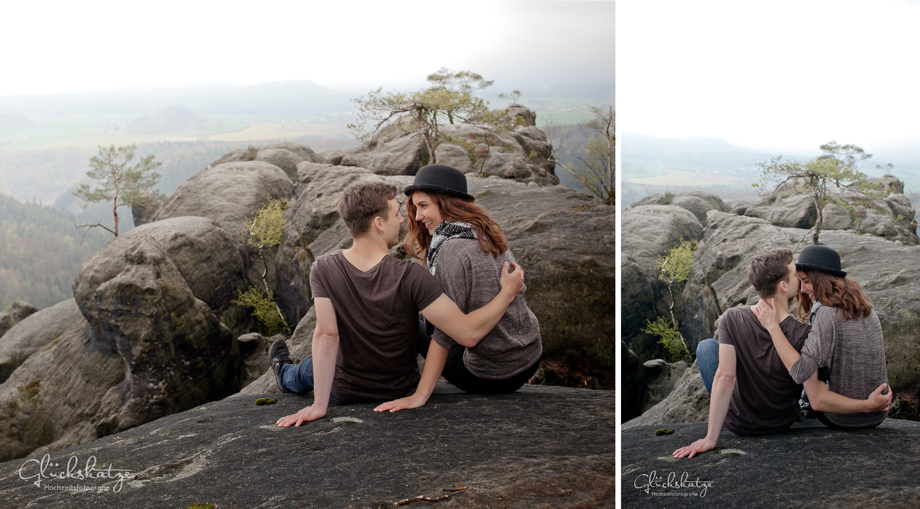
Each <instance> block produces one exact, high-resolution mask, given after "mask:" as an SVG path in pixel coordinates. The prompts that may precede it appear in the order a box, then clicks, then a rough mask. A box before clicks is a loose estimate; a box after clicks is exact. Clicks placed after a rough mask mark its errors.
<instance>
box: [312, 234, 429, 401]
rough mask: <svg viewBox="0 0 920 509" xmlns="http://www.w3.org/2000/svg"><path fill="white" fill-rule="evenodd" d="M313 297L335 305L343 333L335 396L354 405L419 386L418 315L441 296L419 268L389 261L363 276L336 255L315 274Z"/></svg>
mask: <svg viewBox="0 0 920 509" xmlns="http://www.w3.org/2000/svg"><path fill="white" fill-rule="evenodd" d="M310 287H311V288H312V290H313V298H317V297H325V298H328V299H330V300H331V301H332V307H333V308H334V309H335V317H336V323H337V325H338V329H339V353H338V357H337V358H336V361H335V380H334V381H333V382H332V393H333V394H335V395H336V397H338V398H341V399H343V400H345V401H348V402H349V403H358V402H361V401H369V400H389V399H394V398H401V397H403V396H405V395H406V394H408V393H409V391H410V390H412V389H413V388H415V386H416V385H418V381H419V378H420V376H419V372H418V364H417V362H416V356H417V355H418V353H417V351H416V340H417V338H418V313H419V310H421V309H425V308H426V307H428V306H429V305H430V304H431V303H433V302H434V301H435V300H437V298H438V297H440V296H441V294H442V292H441V287H440V286H439V285H438V282H437V280H436V279H435V278H434V276H432V275H431V274H429V273H428V271H427V270H425V268H424V267H422V266H421V265H419V264H417V263H413V262H411V261H407V260H397V259H396V258H393V257H392V256H384V257H383V260H381V261H380V263H378V264H377V265H376V266H375V267H374V268H372V269H370V270H369V271H367V272H361V271H360V270H358V269H357V268H355V266H354V265H352V264H351V263H349V262H348V260H346V259H345V255H343V254H342V251H334V252H332V253H328V254H325V255H323V256H320V257H319V258H317V259H316V262H315V263H314V264H313V267H312V269H311V270H310Z"/></svg>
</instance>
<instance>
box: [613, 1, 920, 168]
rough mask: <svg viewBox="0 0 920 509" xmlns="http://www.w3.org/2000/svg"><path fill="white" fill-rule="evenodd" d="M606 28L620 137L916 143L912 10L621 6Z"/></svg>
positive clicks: (911, 4) (798, 4) (815, 4)
mask: <svg viewBox="0 0 920 509" xmlns="http://www.w3.org/2000/svg"><path fill="white" fill-rule="evenodd" d="M617 18H618V21H619V26H618V32H617V38H618V43H619V45H618V60H617V109H618V110H619V111H618V112H617V120H618V122H619V125H618V127H620V131H621V132H638V133H643V134H653V135H658V136H662V137H685V136H712V137H719V138H724V139H726V140H728V141H730V142H732V143H734V144H736V145H742V146H747V147H762V148H774V147H779V148H782V147H786V148H790V147H791V148H796V149H812V150H817V147H818V146H819V145H820V144H822V143H826V142H828V141H830V140H837V141H838V142H840V143H854V144H857V145H859V146H862V147H864V148H866V149H867V150H870V151H872V150H877V149H879V148H881V147H885V146H889V145H903V144H905V143H910V142H914V143H915V142H917V141H920V123H918V122H916V118H917V117H918V114H920V100H918V93H917V75H918V74H920V73H918V72H917V70H916V60H917V54H918V51H920V31H918V30H917V28H916V27H917V26H918V25H920V2H917V1H907V0H901V1H896V0H878V1H875V2H861V1H854V0H834V1H831V0H807V1H789V0H778V1H769V2H765V1H759V2H737V1H728V0H700V1H696V2H686V1H682V0H648V1H642V0H623V1H620V2H618V3H617ZM623 142H624V143H628V138H623ZM624 150H626V149H625V148H624Z"/></svg>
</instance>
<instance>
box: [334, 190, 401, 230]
mask: <svg viewBox="0 0 920 509" xmlns="http://www.w3.org/2000/svg"><path fill="white" fill-rule="evenodd" d="M397 194H399V189H398V188H397V187H396V186H395V185H393V184H387V183H386V182H358V183H357V184H354V185H353V186H351V187H349V188H348V189H346V190H345V194H343V195H342V197H341V198H340V199H339V203H338V209H339V215H340V216H342V219H343V220H344V221H345V226H347V227H348V233H350V234H351V236H352V237H357V236H359V235H362V234H364V233H365V232H367V231H368V230H369V229H370V227H371V221H373V220H374V218H375V217H377V216H382V217H384V218H386V214H387V212H388V210H389V205H390V200H392V199H393V198H395V197H396V195H397Z"/></svg>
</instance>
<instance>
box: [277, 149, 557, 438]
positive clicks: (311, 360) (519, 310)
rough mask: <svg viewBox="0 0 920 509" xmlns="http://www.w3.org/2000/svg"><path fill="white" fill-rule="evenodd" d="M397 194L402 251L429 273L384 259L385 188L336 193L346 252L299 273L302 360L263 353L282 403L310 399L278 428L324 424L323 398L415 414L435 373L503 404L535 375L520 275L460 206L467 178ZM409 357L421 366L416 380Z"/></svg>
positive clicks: (533, 322)
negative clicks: (309, 307)
mask: <svg viewBox="0 0 920 509" xmlns="http://www.w3.org/2000/svg"><path fill="white" fill-rule="evenodd" d="M404 192H405V194H406V196H407V197H408V200H407V203H406V211H407V213H408V215H409V217H410V221H409V225H408V234H407V235H406V238H405V240H404V242H403V245H404V247H405V248H406V250H407V251H408V253H409V254H410V255H412V256H413V257H416V258H419V259H422V258H423V257H424V259H425V261H426V263H427V266H428V270H425V268H424V267H422V266H421V265H420V264H418V263H415V262H413V261H411V260H397V259H396V258H393V257H391V256H389V249H390V248H391V247H393V246H395V245H396V244H398V243H399V230H400V224H402V223H403V222H404V221H405V219H404V218H403V216H402V214H401V213H400V211H399V209H400V206H399V203H398V202H397V200H396V197H397V195H398V194H399V190H398V189H397V188H396V186H394V185H392V184H386V183H383V182H360V183H357V184H355V185H353V186H351V187H349V188H348V189H346V190H345V193H344V196H343V197H342V198H341V199H340V200H339V204H338V210H339V214H340V215H341V216H342V219H343V220H344V221H345V224H346V226H347V227H348V231H349V233H350V234H351V236H352V239H353V244H352V246H351V247H350V248H348V249H345V250H341V251H334V252H332V253H328V254H325V255H323V256H320V257H319V258H317V260H316V262H315V263H314V264H313V267H312V269H311V271H310V286H311V288H312V292H313V301H314V304H313V305H314V307H315V309H316V330H315V331H314V333H313V354H312V355H311V356H309V357H307V358H306V359H304V360H303V362H301V363H300V364H293V363H292V362H291V359H290V356H289V351H288V348H287V345H286V344H285V342H284V340H279V341H276V342H275V343H274V344H273V345H272V347H271V350H270V352H269V355H270V357H271V362H272V369H273V370H274V372H275V379H276V381H277V383H278V387H279V388H280V389H281V391H282V392H296V393H307V392H310V391H311V390H312V391H313V404H312V405H310V406H308V407H306V408H304V409H302V410H300V411H299V412H297V413H296V414H293V415H289V416H286V417H282V418H281V419H278V422H277V424H278V426H281V427H288V426H291V425H292V424H293V425H295V426H300V425H301V423H303V422H307V421H313V420H316V419H320V418H322V417H324V416H325V415H326V410H327V407H328V405H329V400H330V398H331V399H333V400H334V401H336V402H337V403H339V404H348V403H359V402H366V401H387V402H386V403H383V404H381V405H380V406H378V407H377V408H375V410H376V411H378V412H384V411H390V412H395V411H398V410H403V409H409V408H418V407H421V406H423V405H424V404H425V403H426V402H427V401H428V398H429V396H431V393H432V391H434V387H435V384H436V383H437V381H438V378H439V377H440V376H441V374H442V371H443V375H444V378H445V379H447V381H448V382H450V383H452V384H453V385H455V386H456V387H458V388H459V389H461V390H464V391H466V392H470V393H476V394H500V393H511V392H514V391H516V390H518V389H519V388H520V387H521V386H522V385H524V384H525V383H527V381H528V380H529V379H530V378H531V377H532V376H533V374H534V373H535V372H536V370H537V366H538V364H539V359H540V355H541V354H542V352H543V346H542V342H541V339H540V326H539V324H538V323H537V318H536V316H534V314H533V312H531V311H530V309H529V308H528V307H527V303H526V302H525V301H524V297H523V290H524V273H523V269H521V268H520V267H519V266H518V265H517V264H516V263H515V260H514V257H513V256H512V254H511V252H510V251H509V250H508V245H507V242H506V240H505V236H504V234H503V233H502V231H501V228H500V227H499V226H498V224H497V223H496V222H495V221H494V220H492V218H490V217H489V215H488V213H486V211H485V210H484V209H483V208H482V207H480V206H478V205H476V204H474V203H473V200H474V199H473V196H471V195H469V194H467V185H466V177H465V176H464V175H463V173H461V172H460V171H459V170H457V169H454V168H451V167H450V166H444V165H429V166H426V167H424V168H422V169H421V170H419V172H418V174H417V175H416V177H415V182H414V183H413V185H411V186H409V187H407V188H406V189H405V190H404ZM458 306H459V307H458ZM420 313H421V316H419V314H420ZM422 317H424V319H423V318H422ZM425 320H427V322H428V323H430V324H432V325H433V326H434V327H436V328H437V329H436V330H433V333H432V332H430V329H429V328H428V327H427V326H426V323H425ZM418 354H422V356H424V357H426V361H425V368H424V370H423V373H422V374H421V376H420V375H419V372H418V364H417V362H416V357H417V355H418ZM413 388H414V389H415V392H414V393H412V394H411V395H410V394H409V393H410V392H412V389H413ZM390 400H391V401H390Z"/></svg>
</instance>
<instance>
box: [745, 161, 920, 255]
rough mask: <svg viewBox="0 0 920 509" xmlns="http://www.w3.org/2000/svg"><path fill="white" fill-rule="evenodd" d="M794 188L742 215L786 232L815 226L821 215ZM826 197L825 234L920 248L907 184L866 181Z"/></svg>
mask: <svg viewBox="0 0 920 509" xmlns="http://www.w3.org/2000/svg"><path fill="white" fill-rule="evenodd" d="M792 184H794V183H790V184H784V185H782V186H780V187H779V188H778V189H777V190H776V192H775V193H772V194H769V195H767V196H765V197H764V198H763V199H761V200H760V201H759V202H756V203H752V204H749V205H748V206H746V207H745V208H744V211H743V212H742V214H743V215H746V216H749V217H759V218H761V219H765V220H767V222H769V223H770V224H773V225H776V226H781V227H785V228H804V229H808V228H811V227H813V226H815V223H816V221H817V217H818V213H817V209H816V208H815V202H814V199H813V198H812V197H811V195H808V194H803V193H802V191H801V189H802V188H801V187H799V188H795V187H793V185H792ZM799 184H801V182H800V183H799ZM827 196H828V200H827V203H826V204H825V205H824V206H823V208H822V209H821V212H822V216H823V223H822V226H821V230H822V231H829V230H851V231H854V232H857V233H868V234H871V235H876V236H879V237H884V238H886V239H888V240H891V241H894V242H898V243H901V244H906V245H918V244H920V238H918V237H917V233H916V225H915V224H913V220H914V211H913V207H911V203H910V199H909V198H907V197H906V196H904V183H903V182H901V181H900V180H898V179H897V178H895V177H892V176H886V177H881V178H872V179H867V181H866V183H865V185H864V186H860V185H858V184H853V185H850V186H845V187H838V186H835V185H833V184H832V183H829V184H828V189H827Z"/></svg>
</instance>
